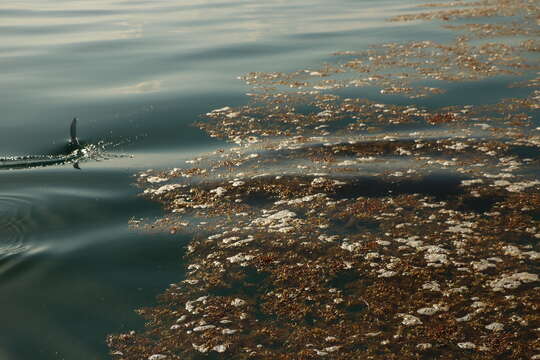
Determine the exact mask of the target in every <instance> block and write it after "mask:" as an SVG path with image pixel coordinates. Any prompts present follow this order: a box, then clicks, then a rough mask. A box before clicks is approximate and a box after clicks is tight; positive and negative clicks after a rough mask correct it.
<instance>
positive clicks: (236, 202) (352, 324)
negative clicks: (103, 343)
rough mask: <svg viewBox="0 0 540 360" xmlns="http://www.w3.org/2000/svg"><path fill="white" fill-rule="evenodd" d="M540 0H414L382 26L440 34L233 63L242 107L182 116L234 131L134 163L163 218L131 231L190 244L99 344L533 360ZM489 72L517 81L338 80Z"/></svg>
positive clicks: (160, 350) (163, 357) (118, 351)
mask: <svg viewBox="0 0 540 360" xmlns="http://www.w3.org/2000/svg"><path fill="white" fill-rule="evenodd" d="M538 5H539V3H538V2H536V1H524V0H515V1H512V0H508V1H493V0H487V1H475V2H461V1H460V2H455V3H435V4H424V5H422V6H423V8H424V9H427V10H428V11H426V12H418V13H412V14H406V15H403V16H399V17H397V18H394V19H391V20H390V21H410V20H434V21H441V22H442V24H443V25H444V27H445V28H447V29H450V30H451V31H456V32H457V37H456V39H455V41H454V42H453V43H449V44H439V43H435V42H430V41H420V42H413V43H407V44H398V43H392V44H382V45H377V46H374V47H372V48H370V49H367V50H365V51H357V52H342V53H338V54H336V56H337V59H339V60H338V61H337V62H336V63H335V64H327V65H325V66H324V67H322V68H321V69H303V70H300V71H297V72H294V73H287V74H286V73H250V74H247V75H246V76H244V77H243V79H244V80H245V81H246V82H247V83H248V84H250V85H251V86H252V91H251V92H250V93H249V94H248V95H249V96H250V102H249V103H248V104H247V105H245V106H242V107H238V108H231V107H225V108H221V109H216V110H213V111H210V112H209V113H208V114H206V116H205V119H204V120H203V121H201V122H200V123H198V126H199V127H201V128H202V129H204V130H205V131H207V132H208V133H209V134H210V135H211V136H214V137H220V138H224V139H226V140H228V141H230V142H231V143H233V144H234V145H232V146H231V147H229V148H227V149H222V150H218V151H216V152H214V153H211V154H206V155H201V156H200V157H199V158H197V159H193V160H190V161H188V162H187V164H186V165H185V166H183V167H181V168H175V169H171V170H167V171H154V170H149V171H146V172H144V173H141V174H139V175H138V177H137V183H138V185H139V186H140V187H141V189H142V190H143V192H142V196H145V197H147V198H148V199H151V200H153V201H157V202H160V203H161V204H162V205H163V207H164V210H165V215H164V216H163V217H162V218H159V219H154V220H152V221H150V220H144V219H132V221H131V225H132V226H133V228H134V229H138V230H139V231H166V232H170V233H171V236H173V235H174V234H180V233H185V234H189V235H190V236H191V237H192V240H191V241H190V242H189V243H188V244H186V255H185V262H186V277H185V279H184V280H182V281H180V282H179V283H176V284H171V286H170V287H169V288H168V289H166V290H165V292H164V293H163V294H161V295H159V296H158V302H157V304H156V305H155V306H153V307H149V308H144V309H140V310H138V313H139V314H140V315H141V316H142V317H144V319H145V320H146V327H145V329H144V330H143V331H141V332H135V331H131V332H128V333H125V334H116V335H111V336H109V337H108V339H107V343H108V345H109V347H110V350H111V356H112V358H113V359H116V360H120V359H126V360H128V359H129V360H132V359H133V360H135V359H137V360H140V359H148V360H169V359H540V341H539V340H538V339H539V338H538V336H539V334H540V311H539V307H540V296H539V285H540V283H539V276H538V273H539V271H538V270H539V268H538V262H539V260H540V252H539V251H538V250H539V249H538V247H539V241H540V180H539V179H538V174H539V173H540V172H539V170H540V158H539V156H538V155H539V147H540V127H537V126H536V125H537V124H538V122H537V121H536V125H535V119H534V116H535V114H536V116H537V112H538V109H539V107H540V105H539V102H538V100H539V99H540V91H539V90H538V77H537V71H538V62H537V58H538V50H539V49H540V43H539V42H538V40H537V39H538V35H539V34H538V33H539V31H538V26H537V25H538V24H537V21H538V18H539V6H538ZM495 17H496V19H497V21H496V22H495V23H493V19H494V18H495ZM454 20H457V21H456V22H454V23H453V21H454ZM472 21H474V22H475V23H466V22H472ZM487 78H497V79H504V80H505V81H506V82H507V86H508V87H511V88H521V89H526V90H528V91H527V95H525V96H522V97H514V98H505V99H502V100H500V101H497V102H494V103H487V104H472V105H459V106H450V105H449V106H444V107H437V108H433V107H431V108H430V107H426V106H420V105H395V104H387V103H377V102H373V101H369V100H368V99H364V98H356V97H353V96H351V95H350V92H347V91H349V90H351V89H356V88H369V89H373V88H376V89H379V90H378V91H380V93H381V94H383V95H386V94H391V95H392V94H393V95H395V94H399V95H401V96H406V97H409V98H412V99H414V98H421V97H428V96H433V95H437V94H442V93H444V92H445V91H446V90H445V89H446V88H448V86H449V85H451V84H452V83H459V84H467V82H472V81H476V82H478V81H481V80H483V79H487ZM428 84H429V85H428ZM433 84H439V85H437V86H435V85H433ZM344 93H345V94H346V96H344V95H343V94H344Z"/></svg>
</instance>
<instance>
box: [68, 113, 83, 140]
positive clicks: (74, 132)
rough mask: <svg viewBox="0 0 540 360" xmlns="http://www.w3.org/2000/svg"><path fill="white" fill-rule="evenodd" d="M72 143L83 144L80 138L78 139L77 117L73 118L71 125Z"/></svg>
mask: <svg viewBox="0 0 540 360" xmlns="http://www.w3.org/2000/svg"><path fill="white" fill-rule="evenodd" d="M70 135H71V144H73V145H77V146H81V144H79V139H77V118H73V121H72V122H71V127H70Z"/></svg>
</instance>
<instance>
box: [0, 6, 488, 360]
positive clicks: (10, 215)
mask: <svg viewBox="0 0 540 360" xmlns="http://www.w3.org/2000/svg"><path fill="white" fill-rule="evenodd" d="M410 6H411V5H410V4H409V2H408V1H404V0H403V1H397V0H385V1H371V0H368V1H354V0H336V1H323V0H294V1H278V0H274V1H265V2H259V1H201V0H198V1H197V0H194V1H190V0H174V1H170V0H167V1H165V0H157V1H142V0H141V1H121V0H98V1H92V2H86V1H65V0H59V1H54V2H51V1H45V0H28V1H24V2H3V3H1V4H0V77H1V79H2V82H1V85H0V108H1V109H2V117H1V119H0V156H2V157H3V156H15V157H17V156H28V155H49V154H57V153H58V152H59V149H62V148H63V147H65V144H66V143H67V139H68V137H69V136H68V135H69V123H70V121H71V119H72V118H73V117H74V116H77V117H78V118H79V119H80V123H79V137H80V138H81V140H82V141H83V142H85V143H86V144H90V145H96V146H97V145H98V144H100V145H99V149H101V150H99V151H101V153H100V154H99V156H95V157H89V158H86V159H83V160H82V161H81V162H80V167H81V170H76V169H74V168H73V166H72V164H56V165H53V166H47V167H39V168H27V169H22V170H8V169H5V168H4V169H2V170H1V171H0V318H1V319H2V323H3V325H2V330H1V333H0V359H16V360H19V359H103V358H107V348H106V346H105V342H104V339H105V336H106V335H107V334H109V333H117V332H122V331H126V330H129V329H132V328H140V327H141V326H142V323H141V320H140V318H139V317H138V316H137V315H136V314H135V313H134V312H133V309H135V308H138V307H141V306H145V305H150V304H152V303H153V302H154V297H155V295H156V294H157V293H159V292H160V291H161V290H162V289H164V288H165V287H167V285H168V284H169V283H171V282H174V281H178V280H179V279H181V277H182V260H181V256H182V251H181V248H182V246H183V245H185V243H186V241H187V239H185V238H179V237H178V236H173V235H168V234H141V233H138V232H135V231H132V230H130V229H129V228H128V220H129V219H130V218H132V217H137V218H139V217H152V216H157V215H159V214H160V209H159V207H158V206H157V205H156V204H153V203H149V202H147V201H145V200H143V199H141V198H138V197H137V196H136V195H137V193H138V192H139V190H137V189H136V188H134V187H133V186H132V183H133V181H134V179H133V175H134V174H135V173H136V172H137V171H138V170H142V169H148V168H161V167H178V166H182V164H183V163H184V160H185V159H187V158H191V157H193V156H194V154H195V155H196V154H198V153H201V152H206V151H210V150H214V149H216V148H218V147H220V146H224V144H223V143H220V142H218V141H216V140H213V139H210V138H209V137H208V136H207V135H206V134H204V133H203V132H202V131H200V130H198V129H197V128H195V127H193V126H191V124H192V123H193V122H194V121H197V120H198V118H199V115H200V114H203V113H206V112H208V111H209V110H211V109H215V108H218V107H222V106H225V105H232V106H234V105H238V104H242V103H244V102H245V101H246V99H245V96H244V93H245V92H246V90H247V88H246V87H245V86H244V85H243V83H242V82H241V81H238V80H237V79H236V77H237V76H239V75H242V74H243V73H245V72H249V71H292V70H297V69H301V68H302V67H304V66H310V65H312V64H313V65H315V66H316V65H318V64H321V63H323V62H325V61H332V58H331V56H330V54H331V53H333V52H335V51H339V50H350V49H361V48H364V47H365V46H367V45H368V44H372V43H376V42H383V41H406V40H412V39H416V38H418V37H419V36H420V35H422V38H433V39H437V40H443V41H444V40H445V39H446V38H447V37H448V38H449V36H450V35H448V34H447V33H446V32H444V31H443V30H441V29H440V28H439V27H438V26H437V25H433V24H427V23H422V24H418V23H408V24H396V23H388V22H385V21H384V19H386V18H387V17H389V16H392V15H394V14H397V13H400V12H402V11H404V10H407V9H408V8H409V7H410ZM471 92H476V90H475V89H474V88H473V89H472V90H471ZM460 95H463V94H462V93H459V94H458V93H456V94H454V95H452V94H450V96H454V97H455V99H454V102H455V103H459V102H460V101H463V99H460ZM447 96H448V95H447ZM467 99H468V100H470V98H469V97H468V98H467ZM480 100H481V99H480ZM386 101H392V100H391V99H387V100H386ZM432 101H434V102H437V101H440V99H438V98H437V97H435V98H434V99H433V100H432ZM446 101H448V98H446ZM98 160H99V161H98Z"/></svg>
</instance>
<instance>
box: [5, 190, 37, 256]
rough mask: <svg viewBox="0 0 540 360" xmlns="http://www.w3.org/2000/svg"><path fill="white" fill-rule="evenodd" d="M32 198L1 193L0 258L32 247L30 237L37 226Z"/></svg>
mask: <svg viewBox="0 0 540 360" xmlns="http://www.w3.org/2000/svg"><path fill="white" fill-rule="evenodd" d="M32 208H33V205H32V199H31V198H30V197H27V196H24V195H18V194H2V193H0V259H3V258H6V257H8V256H12V255H16V254H20V253H23V252H26V251H28V250H29V249H30V248H31V245H30V242H29V237H30V234H31V233H32V231H33V229H34V228H35V223H34V221H33V218H32V213H33V211H32Z"/></svg>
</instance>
